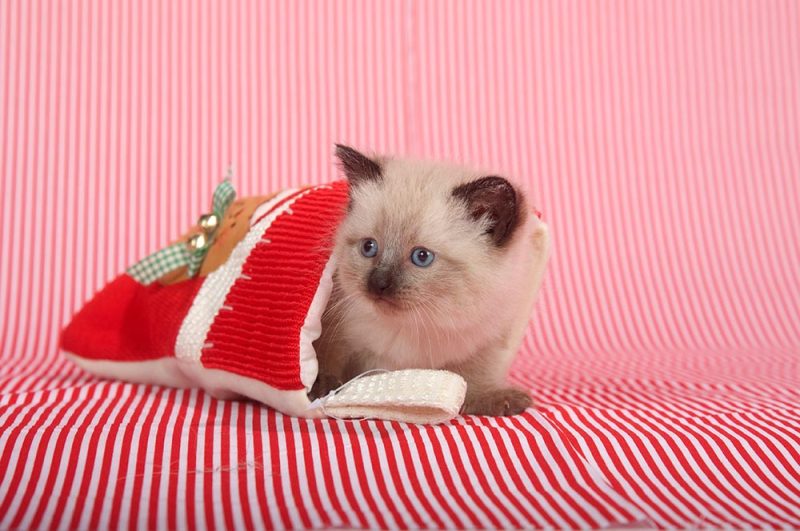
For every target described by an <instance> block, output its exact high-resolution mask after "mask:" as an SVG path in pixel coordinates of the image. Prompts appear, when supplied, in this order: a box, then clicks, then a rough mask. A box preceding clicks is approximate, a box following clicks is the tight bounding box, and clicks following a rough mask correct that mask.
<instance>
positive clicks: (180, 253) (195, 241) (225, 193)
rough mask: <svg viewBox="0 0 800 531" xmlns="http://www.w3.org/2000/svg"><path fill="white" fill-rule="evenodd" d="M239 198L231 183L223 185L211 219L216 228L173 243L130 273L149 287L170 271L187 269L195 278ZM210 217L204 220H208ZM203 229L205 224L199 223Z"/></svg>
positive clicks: (218, 193) (130, 268)
mask: <svg viewBox="0 0 800 531" xmlns="http://www.w3.org/2000/svg"><path fill="white" fill-rule="evenodd" d="M235 198H236V190H235V189H234V188H233V185H232V184H231V182H230V180H229V179H225V180H224V181H222V182H221V183H220V184H219V185H218V186H217V188H216V189H215V190H214V197H213V199H212V212H211V215H213V216H216V223H215V224H214V226H213V228H211V229H208V230H207V229H206V228H205V227H202V228H203V232H202V233H198V234H196V235H194V236H193V237H192V238H191V239H190V240H189V241H186V242H178V243H173V244H172V245H170V246H169V247H166V248H164V249H161V250H159V251H156V252H155V253H153V254H151V255H149V256H147V257H146V258H143V259H142V260H139V261H138V262H136V263H135V264H133V265H132V266H131V267H129V268H128V270H127V271H126V272H127V273H128V275H130V276H131V277H133V279H134V280H136V281H137V282H139V283H141V284H144V285H148V284H152V283H153V282H155V281H156V280H158V279H159V278H161V277H163V276H164V275H166V274H167V273H169V272H170V271H174V270H175V269H178V268H180V267H184V266H187V274H188V275H189V276H190V277H193V276H195V275H196V274H197V272H198V271H200V266H201V265H202V264H203V260H204V259H205V257H206V254H207V253H208V249H209V248H210V247H211V244H212V243H214V236H215V233H216V230H217V227H218V225H219V223H221V222H222V219H223V218H224V217H225V212H226V211H227V210H228V207H230V206H231V203H233V200H234V199H235ZM208 216H209V215H206V216H203V217H201V221H202V219H203V218H205V217H208ZM199 224H200V225H201V226H202V225H203V224H202V223H199Z"/></svg>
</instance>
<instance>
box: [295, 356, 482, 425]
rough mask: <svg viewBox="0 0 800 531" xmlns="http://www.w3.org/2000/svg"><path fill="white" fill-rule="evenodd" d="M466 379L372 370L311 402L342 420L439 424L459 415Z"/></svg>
mask: <svg viewBox="0 0 800 531" xmlns="http://www.w3.org/2000/svg"><path fill="white" fill-rule="evenodd" d="M466 392H467V382H465V381H464V379H463V378H462V377H461V376H459V375H458V374H455V373H452V372H449V371H442V370H431V369H407V370H400V371H369V372H366V373H364V374H361V375H359V376H358V377H356V378H354V379H352V380H350V381H349V382H347V383H346V384H344V385H343V386H341V387H340V388H339V389H336V390H334V391H331V393H329V394H328V395H327V396H324V397H322V398H318V399H317V400H315V401H314V402H312V403H311V408H313V409H316V408H321V409H322V411H323V412H324V413H325V414H326V415H328V416H330V417H334V418H339V419H353V418H365V419H380V420H395V421H399V422H411V423H415V424H438V423H441V422H446V421H448V420H450V419H453V418H455V417H456V416H458V413H459V411H460V410H461V406H462V404H463V403H464V396H465V395H466Z"/></svg>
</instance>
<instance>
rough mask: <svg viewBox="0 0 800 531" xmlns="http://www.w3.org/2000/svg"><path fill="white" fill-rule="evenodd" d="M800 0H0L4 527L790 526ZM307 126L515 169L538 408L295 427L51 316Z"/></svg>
mask: <svg viewBox="0 0 800 531" xmlns="http://www.w3.org/2000/svg"><path fill="white" fill-rule="evenodd" d="M798 86H800V4H798V3H797V2H796V1H794V0H774V1H770V2H759V1H756V0H752V1H745V0H733V1H727V0H717V1H707V0H674V1H670V2H640V1H637V0H608V1H605V2H589V3H587V2H580V1H578V0H567V1H564V2H524V1H491V2H490V1H488V0H487V1H485V2H479V1H474V2H457V1H455V0H445V1H441V2H425V1H414V0H404V1H383V2H373V1H367V0H341V1H338V0H337V1H330V2H311V1H298V2H285V3H284V2H262V1H257V0H243V1H239V2H223V1H221V0H201V1H199V2H193V1H190V0H176V1H175V2H159V1H156V0H143V1H127V0H123V1H119V2H102V1H100V0H75V1H69V2H57V1H47V0H34V1H22V0H10V1H5V2H0V171H2V177H1V178H0V183H1V184H0V203H1V206H2V210H0V231H2V238H1V239H0V345H2V347H1V349H0V529H17V528H19V529H29V528H47V527H60V528H107V527H125V528H133V527H136V528H151V527H152V528H162V529H165V528H204V527H215V528H217V527H218V528H262V527H267V528H308V527H331V526H336V527H354V528H394V527H402V528H407V527H414V528H416V527H435V528H500V527H503V528H506V527H523V528H531V527H536V528H538V527H551V528H587V527H601V526H606V525H609V526H621V525H625V524H629V523H638V525H647V526H657V527H668V528H669V527H677V528H685V527H714V528H718V527H733V528H743V527H746V528H750V527H752V528H791V527H800V465H799V464H798V463H800V414H799V413H800V411H799V407H798V403H800V400H799V399H800V396H798V395H800V363H798V359H799V358H800V317H798V315H799V314H800V288H799V287H798V286H800V266H799V265H798V264H800V231H798V227H800V208H798V207H799V206H800V205H799V204H798V203H800V201H798V199H799V198H800V90H798ZM334 142H344V143H349V144H352V145H354V146H357V147H360V148H365V149H371V150H374V151H377V152H392V153H409V154H415V155H420V156H426V157H435V158H445V159H451V160H456V161H463V162H467V163H470V164H473V165H480V166H484V167H487V168H491V169H492V172H493V173H501V174H503V175H509V176H512V177H514V178H516V179H518V180H519V181H520V182H522V183H524V184H525V185H526V186H527V188H528V189H529V194H530V196H531V198H532V200H533V202H534V203H535V204H536V205H537V206H538V207H539V209H540V210H542V211H543V212H544V217H545V219H546V221H547V222H548V223H549V225H550V226H551V228H552V231H553V237H554V255H553V258H552V261H551V264H550V268H549V271H548V275H547V278H546V282H545V286H544V289H543V293H542V297H541V300H540V302H539V304H538V306H537V310H536V312H535V315H534V318H533V320H532V323H531V327H530V329H529V333H528V334H527V336H526V338H525V342H524V346H523V348H522V352H521V353H520V357H519V360H518V362H517V363H516V365H515V366H514V369H513V371H512V379H513V380H514V381H515V382H517V383H519V384H521V385H524V386H525V387H526V388H528V389H530V390H531V392H532V394H533V396H534V397H535V399H536V407H535V408H533V409H531V410H529V411H528V412H527V413H526V414H524V415H522V416H518V417H513V418H498V419H494V418H479V417H467V418H461V419H458V420H456V421H454V422H452V423H451V424H448V425H445V426H440V427H419V426H408V425H402V424H397V423H384V422H340V421H334V420H331V421H305V420H298V419H295V418H289V417H284V416H281V415H278V414H276V413H274V412H273V411H270V410H267V409H265V408H261V407H258V406H256V405H254V404H251V403H241V402H223V401H216V400H214V399H212V398H210V397H209V396H207V395H205V394H202V393H200V392H197V391H179V390H174V389H163V388H155V387H148V386H136V385H129V384H124V383H117V382H110V381H99V380H96V379H93V378H90V377H88V376H87V375H85V374H83V373H81V372H80V371H79V370H77V369H76V368H75V367H73V366H71V365H69V364H68V363H66V362H65V361H64V359H63V358H62V356H61V354H60V353H59V352H58V350H57V339H58V331H59V329H60V327H61V326H62V325H63V324H64V323H65V322H66V321H67V320H68V319H69V317H70V316H71V314H72V313H73V312H74V311H75V310H76V309H77V308H79V307H80V305H81V304H82V303H83V302H84V301H85V300H86V299H88V298H89V297H90V296H91V295H92V294H93V293H94V292H95V291H96V290H97V289H99V288H100V287H101V286H102V285H103V284H104V283H105V282H106V281H108V280H109V279H111V278H113V277H114V276H115V275H116V274H117V273H118V272H120V271H123V270H124V269H125V267H127V266H128V265H130V264H132V263H134V262H135V261H136V260H138V259H140V258H142V257H143V256H146V255H147V254H148V253H150V252H152V251H154V250H156V249H158V248H160V247H162V246H163V245H165V244H166V243H168V242H169V241H171V239H172V238H174V237H175V235H177V234H180V233H181V231H182V230H183V229H184V228H185V226H186V224H187V222H191V221H193V220H194V219H195V218H196V216H197V215H198V214H200V213H202V212H205V211H206V210H207V207H208V205H209V204H210V202H211V193H212V191H213V188H214V185H215V184H216V183H217V182H218V181H219V179H220V178H221V177H222V176H223V174H224V171H225V169H226V168H227V166H228V164H232V165H233V166H234V168H235V175H236V179H235V185H236V186H237V189H238V190H239V191H240V193H241V195H243V196H244V195H254V194H262V193H267V192H269V191H274V190H278V189H283V188H287V187H291V186H297V185H299V184H303V183H317V182H324V181H328V180H331V179H333V178H335V177H336V173H335V170H334V165H333V160H332V151H333V149H332V146H333V143H334Z"/></svg>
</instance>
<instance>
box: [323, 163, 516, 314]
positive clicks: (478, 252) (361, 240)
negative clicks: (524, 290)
mask: <svg viewBox="0 0 800 531" xmlns="http://www.w3.org/2000/svg"><path fill="white" fill-rule="evenodd" d="M337 154H338V155H339V157H340V159H341V160H342V164H343V167H344V170H345V173H346V174H347V175H348V178H349V180H350V188H351V202H350V209H349V212H348V214H347V217H346V219H345V220H344V222H343V224H342V226H341V228H340V230H339V232H338V234H337V241H336V252H337V264H338V266H337V280H338V283H339V286H340V288H341V289H342V291H343V294H342V296H343V299H346V304H350V305H352V306H355V307H356V308H358V309H360V310H361V311H362V312H367V313H374V314H376V315H377V316H384V317H386V318H392V319H400V320H403V319H405V320H408V321H414V322H416V320H418V319H420V320H425V321H427V322H434V323H437V324H440V325H441V324H443V323H449V322H452V323H453V326H454V327H455V322H462V323H463V322H464V317H465V316H468V315H469V314H470V313H473V314H475V312H474V311H473V310H474V308H475V307H476V306H477V305H479V304H480V303H481V302H482V301H483V300H485V295H486V293H488V292H491V291H492V290H493V289H494V287H495V286H496V285H497V284H498V283H500V282H502V281H503V279H502V278H498V277H497V273H498V269H501V268H498V267H496V266H497V263H498V262H499V261H502V258H503V253H504V248H505V247H506V246H507V245H508V243H509V242H510V241H511V240H512V239H513V235H514V232H515V229H516V227H517V226H518V225H519V224H520V223H521V221H522V217H523V214H522V212H523V211H522V209H521V208H520V205H521V203H522V201H521V196H520V195H519V194H518V192H517V191H516V190H515V189H514V188H513V187H512V186H511V185H510V184H508V182H507V181H505V180H504V179H502V178H500V177H482V176H481V175H480V174H476V173H474V172H471V171H470V170H466V169H462V168H458V167H454V166H447V165H441V164H436V163H429V162H418V161H407V160H386V161H371V159H367V160H369V161H370V162H372V164H370V163H368V162H366V161H365V160H361V159H360V158H359V157H364V156H363V155H361V154H359V153H357V152H355V151H353V150H350V149H349V148H343V147H340V148H339V151H337ZM364 158H366V157H364ZM445 326H446V325H445Z"/></svg>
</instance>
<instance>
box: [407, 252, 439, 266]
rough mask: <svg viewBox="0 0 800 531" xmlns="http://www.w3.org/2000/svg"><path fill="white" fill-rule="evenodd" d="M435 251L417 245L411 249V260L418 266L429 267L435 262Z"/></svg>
mask: <svg viewBox="0 0 800 531" xmlns="http://www.w3.org/2000/svg"><path fill="white" fill-rule="evenodd" d="M434 256H435V255H434V254H433V251H429V250H427V249H426V248H424V247H417V248H416V249H414V250H413V251H411V261H412V262H413V263H414V265H415V266H417V267H428V266H429V265H431V264H432V263H433V258H434Z"/></svg>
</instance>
